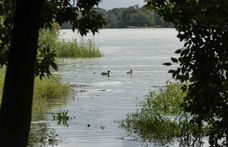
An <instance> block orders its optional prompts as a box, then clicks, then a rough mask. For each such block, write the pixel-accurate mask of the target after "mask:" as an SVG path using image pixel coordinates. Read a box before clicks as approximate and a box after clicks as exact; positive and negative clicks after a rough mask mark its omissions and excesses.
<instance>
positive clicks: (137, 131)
mask: <svg viewBox="0 0 228 147" xmlns="http://www.w3.org/2000/svg"><path fill="white" fill-rule="evenodd" d="M181 86H182V84H180V82H175V83H171V82H169V81H167V83H166V86H165V87H164V88H163V87H161V88H159V89H158V90H152V91H150V92H149V95H146V98H145V100H143V101H138V100H137V101H136V104H137V105H138V106H140V107H139V108H138V109H137V110H136V112H134V113H128V114H126V118H125V119H123V120H119V121H116V122H117V123H118V124H119V128H122V129H124V130H126V132H127V135H128V136H131V137H139V138H142V140H143V143H145V144H147V143H153V144H155V145H158V146H167V145H171V144H174V143H176V142H179V146H198V147H200V146H202V145H203V141H202V138H203V137H204V134H205V132H206V131H207V128H206V126H202V127H199V126H197V124H196V123H190V121H191V118H192V117H195V116H194V115H191V114H190V113H187V112H185V111H184V110H183V108H182V107H181V106H180V105H181V104H182V102H183V100H184V99H183V98H184V96H186V92H183V91H182V89H181ZM186 86H187V85H186Z"/></svg>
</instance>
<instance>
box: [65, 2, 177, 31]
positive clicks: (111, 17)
mask: <svg viewBox="0 0 228 147" xmlns="http://www.w3.org/2000/svg"><path fill="white" fill-rule="evenodd" d="M96 9H97V12H98V13H100V14H101V15H102V16H103V17H104V18H105V19H106V20H107V22H108V25H107V28H130V27H162V28H170V27H173V24H172V23H170V22H165V21H164V20H163V18H162V17H160V16H159V15H157V14H156V13H155V12H154V11H149V10H145V8H144V7H140V8H139V6H138V5H134V6H130V7H128V8H114V9H111V10H105V9H102V8H96ZM71 27H72V26H71V24H70V23H65V24H63V25H62V29H70V28H71ZM104 27H106V26H104Z"/></svg>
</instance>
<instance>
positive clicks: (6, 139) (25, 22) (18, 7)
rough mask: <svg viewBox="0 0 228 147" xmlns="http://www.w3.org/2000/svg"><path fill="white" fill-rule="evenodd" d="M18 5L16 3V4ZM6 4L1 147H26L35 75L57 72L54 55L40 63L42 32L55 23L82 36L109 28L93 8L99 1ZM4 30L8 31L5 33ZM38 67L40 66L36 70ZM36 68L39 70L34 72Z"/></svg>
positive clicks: (1, 12)
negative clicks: (51, 68)
mask: <svg viewBox="0 0 228 147" xmlns="http://www.w3.org/2000/svg"><path fill="white" fill-rule="evenodd" d="M14 2H15V3H14ZM73 2H74V3H73V4H72V3H70V0H61V1H59V0H33V1H31V0H17V1H11V0H3V1H1V2H0V31H1V35H0V42H1V44H0V59H1V60H0V64H1V65H7V71H6V77H5V83H4V90H3V97H2V103H1V110H0V144H1V147H14V146H17V147H25V146H27V143H28V135H29V131H30V123H31V107H32V96H33V84H34V76H35V74H39V75H41V76H42V75H44V74H45V73H47V74H48V75H49V74H50V70H49V66H52V67H53V68H55V69H57V67H56V65H55V63H54V56H55V54H54V52H50V51H49V50H48V48H45V49H43V59H42V60H37V58H36V57H37V40H38V34H39V30H40V28H49V29H51V28H52V24H53V20H55V21H56V22H57V23H59V24H60V25H62V24H63V23H64V22H66V21H69V22H70V23H71V24H72V25H73V26H72V29H73V30H75V29H78V30H79V32H80V34H81V35H85V34H86V33H88V32H89V31H91V32H92V33H93V34H94V33H95V32H98V29H99V28H101V27H102V26H103V25H105V24H106V21H105V20H104V19H103V18H102V16H101V15H100V14H98V13H97V11H95V10H94V8H93V7H94V6H96V5H98V3H99V2H100V0H78V1H77V3H75V1H73ZM4 29H5V30H4ZM36 65H39V66H36ZM35 67H36V68H35Z"/></svg>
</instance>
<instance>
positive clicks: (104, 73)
mask: <svg viewBox="0 0 228 147" xmlns="http://www.w3.org/2000/svg"><path fill="white" fill-rule="evenodd" d="M132 71H133V70H130V71H128V72H127V74H132ZM110 72H111V71H109V70H108V71H107V73H106V72H102V73H101V75H109V73H110Z"/></svg>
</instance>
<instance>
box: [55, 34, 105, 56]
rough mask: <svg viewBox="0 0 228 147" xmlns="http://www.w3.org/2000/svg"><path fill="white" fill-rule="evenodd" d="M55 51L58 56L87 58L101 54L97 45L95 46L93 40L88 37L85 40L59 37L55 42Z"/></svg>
mask: <svg viewBox="0 0 228 147" xmlns="http://www.w3.org/2000/svg"><path fill="white" fill-rule="evenodd" d="M55 51H56V53H57V56H58V57H63V58H68V57H70V58H88V57H101V56H102V53H101V52H100V50H99V47H98V46H96V44H95V42H94V40H93V39H90V38H88V39H87V40H86V39H84V38H81V39H80V40H79V41H78V40H77V39H76V38H73V39H71V40H69V39H61V40H59V41H57V42H56V46H55Z"/></svg>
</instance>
